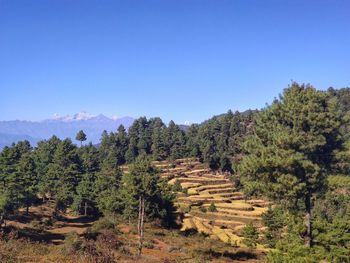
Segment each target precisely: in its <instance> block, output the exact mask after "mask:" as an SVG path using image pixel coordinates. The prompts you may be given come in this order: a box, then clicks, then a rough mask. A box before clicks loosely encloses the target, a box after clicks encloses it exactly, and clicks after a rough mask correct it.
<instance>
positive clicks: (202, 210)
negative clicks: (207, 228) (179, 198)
mask: <svg viewBox="0 0 350 263" xmlns="http://www.w3.org/2000/svg"><path fill="white" fill-rule="evenodd" d="M199 211H201V212H202V213H206V212H207V209H206V208H205V207H204V206H200V207H199Z"/></svg>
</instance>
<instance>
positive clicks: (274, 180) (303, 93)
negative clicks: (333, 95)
mask: <svg viewBox="0 0 350 263" xmlns="http://www.w3.org/2000/svg"><path fill="white" fill-rule="evenodd" d="M340 125H341V118H340V116H339V114H338V112H337V111H336V101H332V100H329V99H328V95H327V94H326V93H325V92H321V91H316V90H315V89H314V88H312V87H310V86H304V85H301V86H300V85H298V84H296V83H293V84H292V86H291V87H289V88H288V89H286V90H285V91H284V93H283V95H282V96H281V97H280V99H279V100H275V101H274V103H273V104H272V105H271V106H269V107H267V108H266V109H265V110H264V111H262V112H261V113H260V114H259V115H258V116H257V118H256V121H255V124H254V130H253V134H252V135H251V136H250V137H249V138H248V139H247V142H246V143H245V151H246V156H245V157H244V158H243V160H242V163H241V164H240V166H239V172H240V175H241V176H242V179H243V182H244V184H245V191H246V193H247V192H248V191H249V192H250V193H254V192H255V193H262V194H264V195H266V196H268V197H270V198H272V199H273V200H275V201H276V202H279V203H281V204H282V205H284V207H286V208H288V209H289V210H290V211H295V212H296V211H300V212H303V214H304V220H305V228H306V230H305V244H306V246H311V245H312V234H311V233H312V232H311V231H312V230H311V208H312V199H313V198H314V197H315V195H316V194H321V193H322V188H324V186H325V184H326V173H325V172H326V171H327V169H329V167H330V165H331V163H332V160H333V158H334V155H333V154H334V150H335V149H337V148H338V147H339V146H340V143H341V142H340V136H339V127H340Z"/></svg>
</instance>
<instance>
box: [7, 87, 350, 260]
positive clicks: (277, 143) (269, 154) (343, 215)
mask: <svg viewBox="0 0 350 263" xmlns="http://www.w3.org/2000/svg"><path fill="white" fill-rule="evenodd" d="M88 141H89V138H87V137H86V135H85V133H84V131H77V136H76V138H75V141H72V140H71V139H69V138H66V139H60V138H58V137H56V136H55V135H53V136H52V137H51V138H50V139H48V140H43V141H40V142H39V143H38V144H37V145H36V146H32V145H30V144H29V142H28V141H20V142H17V143H14V144H13V145H12V146H11V147H5V148H4V149H3V150H2V151H1V153H0V181H1V182H0V213H1V215H0V231H1V238H0V239H1V241H0V242H1V243H0V246H3V247H6V246H5V244H6V243H8V242H15V241H11V239H12V238H11V235H10V234H11V233H12V231H13V227H11V226H10V224H8V223H7V222H8V221H13V217H14V215H16V214H17V213H18V211H19V210H21V211H23V213H24V215H25V214H29V213H30V208H31V207H34V206H37V205H38V204H50V205H52V207H53V209H54V213H53V215H52V217H53V218H60V216H62V214H64V213H67V211H68V212H70V213H73V214H75V215H79V216H82V217H86V218H93V219H94V220H100V221H101V219H103V218H118V220H119V222H123V223H129V224H133V225H137V236H138V239H139V241H138V247H137V254H138V255H141V254H142V249H143V248H144V247H145V246H147V244H146V243H147V242H146V240H144V239H143V236H144V233H143V232H144V231H146V230H144V226H143V224H144V223H147V224H148V223H152V222H157V223H159V225H160V226H161V228H164V229H177V225H178V224H181V222H179V211H177V207H176V202H177V201H176V200H177V193H178V192H181V191H183V189H182V188H181V185H179V184H178V183H175V184H173V185H171V184H168V181H167V180H165V179H164V178H163V177H162V176H161V174H160V171H159V169H158V168H157V167H155V166H154V165H153V164H154V162H158V163H162V162H163V161H166V162H169V163H174V162H176V160H178V159H184V158H193V159H195V160H198V161H199V162H201V163H203V164H205V165H207V166H208V167H209V168H210V169H211V170H212V171H218V173H221V174H224V175H225V176H227V178H229V179H230V181H231V182H232V183H233V184H234V185H235V187H236V188H237V189H239V190H240V191H242V192H243V193H244V196H245V198H246V199H248V200H249V199H253V198H264V199H266V200H269V201H271V203H272V205H270V206H269V207H268V209H267V211H266V212H264V213H263V214H262V216H261V217H262V222H263V224H264V225H263V227H261V228H259V229H257V228H256V227H255V226H254V225H253V224H247V225H246V226H245V228H244V229H243V234H242V235H243V237H244V243H245V244H246V247H247V249H248V250H247V251H248V252H249V253H252V254H254V253H262V254H263V259H262V260H267V261H269V262H321V261H322V260H323V262H350V88H342V89H334V88H329V89H328V90H326V91H321V90H317V89H316V88H314V87H312V86H311V85H304V84H298V83H292V84H291V85H290V86H289V87H288V88H286V89H285V90H284V91H283V92H282V94H281V95H280V96H279V97H277V98H275V99H274V100H273V101H272V102H271V103H270V104H269V105H267V106H266V107H265V108H262V109H259V110H247V111H245V112H232V111H228V112H227V113H225V114H222V115H218V116H214V117H213V118H211V119H209V120H207V121H205V122H203V123H200V124H193V125H191V126H189V127H185V128H184V127H183V126H180V125H177V124H175V123H174V122H173V121H171V122H170V123H168V124H165V123H164V122H163V121H162V120H161V119H160V118H157V117H156V118H149V119H147V118H146V117H140V118H138V119H137V120H135V122H134V123H133V125H132V126H131V127H130V128H129V129H128V130H126V129H125V128H124V127H123V126H120V127H119V128H118V129H117V130H116V131H114V132H110V133H108V132H106V131H104V132H103V133H102V135H101V140H100V143H99V144H98V145H93V144H91V143H88ZM125 167H127V169H128V172H125V169H126V168H125ZM213 206H214V205H213ZM211 209H212V210H213V211H214V209H215V207H212V208H211ZM180 218H181V215H180ZM117 235H118V234H117ZM182 238H184V239H186V238H190V237H187V236H186V235H184V236H183V237H182ZM14 239H16V237H15V238H14ZM18 240H20V239H19V238H18ZM217 242H219V241H217ZM145 244H146V245H145ZM257 244H260V245H261V246H263V248H264V249H262V250H261V251H262V252H261V251H260V252H259V251H258V250H259V249H258V247H257ZM84 249H85V250H84ZM4 250H6V249H0V260H1V261H2V262H7V261H8V262H17V261H15V260H13V259H11V258H9V257H8V255H7V254H6V253H7V252H6V251H4ZM97 250H98V248H95V250H94V251H97ZM81 251H86V247H85V248H84V246H83V247H80V248H79V249H77V252H76V253H80V252H81ZM257 251H258V252H257ZM248 252H247V253H248ZM84 253H85V252H84ZM96 253H97V252H96ZM99 255H100V254H99ZM11 260H13V261H11ZM89 260H90V261H91V262H116V261H114V260H116V259H114V258H113V257H109V258H104V259H103V260H102V259H101V258H98V259H96V257H95V258H94V257H93V256H91V258H89ZM67 262H68V261H67ZM145 262H146V261H145ZM164 262H165V261H164ZM169 262H170V261H169ZM189 262H190V261H189ZM192 262H196V261H192ZM202 262H204V261H202ZM208 262H209V261H208Z"/></svg>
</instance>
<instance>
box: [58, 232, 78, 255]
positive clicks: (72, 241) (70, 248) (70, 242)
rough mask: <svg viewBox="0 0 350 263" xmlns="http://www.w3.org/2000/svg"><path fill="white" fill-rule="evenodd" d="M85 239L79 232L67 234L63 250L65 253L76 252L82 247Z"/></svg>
mask: <svg viewBox="0 0 350 263" xmlns="http://www.w3.org/2000/svg"><path fill="white" fill-rule="evenodd" d="M82 245H83V240H82V239H81V238H80V237H79V235H78V234H77V233H69V234H68V235H67V236H66V239H65V242H64V246H63V247H62V252H63V254H65V255H71V254H74V253H76V252H78V251H80V250H81V249H82Z"/></svg>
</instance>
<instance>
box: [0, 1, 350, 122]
mask: <svg viewBox="0 0 350 263" xmlns="http://www.w3.org/2000/svg"><path fill="white" fill-rule="evenodd" d="M291 80H295V81H298V82H304V83H311V84H313V85H314V86H315V87H317V88H319V89H326V88H328V87H329V86H333V87H344V86H350V1H349V0H344V1H343V0H329V1H322V0H321V1H320V0H317V1H316V0H315V1H311V0H308V1H305V0H289V1H287V0H284V1H282V0H255V1H253V0H241V1H238V0H236V1H234V0H211V1H208V0H139V1H133V0H124V1H118V0H113V1H112V0H111V1H106V0H94V1H89V0H80V1H79V0H66V1H65V0H45V1H42V0H33V1H28V0H23V1H17V0H0V91H1V92H0V98H1V101H0V119H1V120H11V119H26V120H41V119H45V118H48V117H51V116H52V115H53V114H54V113H59V114H61V115H64V114H73V113H75V112H79V111H82V110H85V111H88V112H90V113H92V114H98V113H103V114H105V115H107V116H112V115H118V116H125V115H128V116H132V117H138V116H142V115H145V116H148V117H150V116H160V117H162V118H163V119H164V120H165V121H169V120H170V119H174V120H175V121H176V122H178V123H183V122H184V121H185V120H189V121H191V122H199V121H202V120H204V119H207V118H209V117H211V116H212V115H214V114H219V113H222V112H226V111H227V110H228V109H232V110H245V109H248V108H261V107H263V106H264V105H265V103H269V102H271V101H272V100H273V98H274V97H276V96H277V95H278V94H279V93H280V92H281V91H282V90H283V88H285V87H286V86H287V85H288V84H290V83H291Z"/></svg>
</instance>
